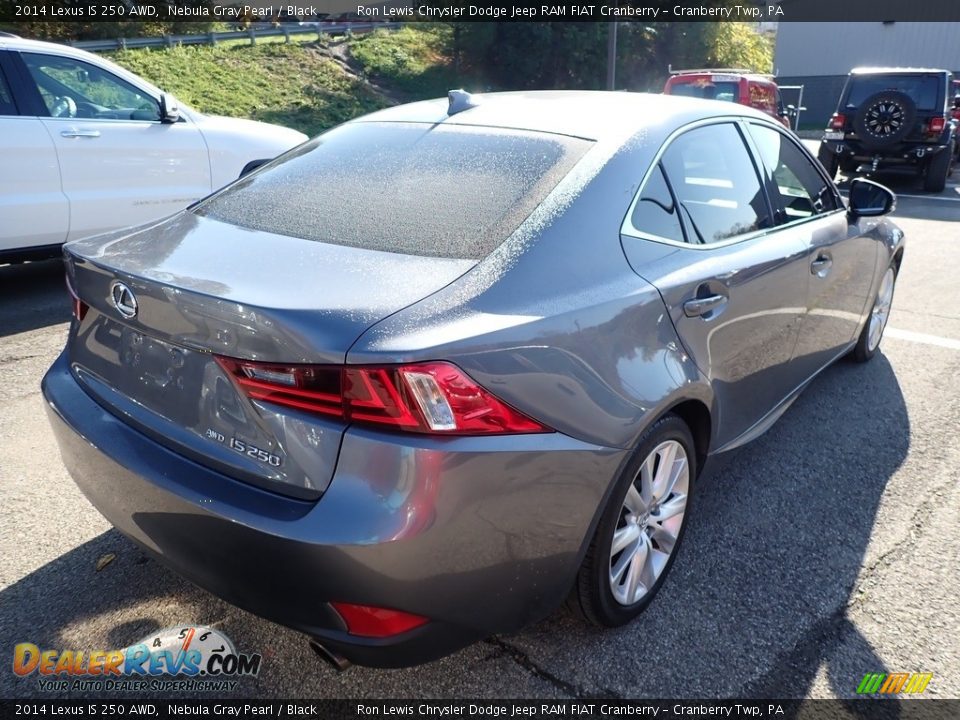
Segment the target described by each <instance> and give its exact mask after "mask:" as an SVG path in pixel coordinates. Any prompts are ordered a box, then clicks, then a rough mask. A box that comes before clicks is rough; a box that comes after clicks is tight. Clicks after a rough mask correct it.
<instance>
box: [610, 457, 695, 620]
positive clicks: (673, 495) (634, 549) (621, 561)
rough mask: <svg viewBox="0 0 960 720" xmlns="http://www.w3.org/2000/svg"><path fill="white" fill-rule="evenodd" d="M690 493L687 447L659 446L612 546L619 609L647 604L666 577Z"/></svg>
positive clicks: (626, 505) (632, 492) (630, 493)
mask: <svg viewBox="0 0 960 720" xmlns="http://www.w3.org/2000/svg"><path fill="white" fill-rule="evenodd" d="M689 489H690V463H689V462H688V459H687V452H686V450H685V449H684V447H683V445H681V444H680V443H679V442H677V441H676V440H667V441H665V442H662V443H660V444H659V445H657V447H655V448H654V449H653V450H652V451H651V452H650V454H649V455H647V457H646V458H645V459H644V461H643V463H642V464H641V466H640V471H639V472H638V473H637V476H636V478H634V481H633V483H632V484H631V485H630V488H629V490H627V495H626V497H625V498H624V500H623V506H622V507H621V509H620V520H619V522H618V523H617V527H616V530H614V533H613V542H612V543H611V545H610V572H609V577H610V591H611V593H612V594H613V597H614V599H615V600H616V601H617V602H618V603H619V604H620V605H633V604H635V603H637V602H639V601H640V600H642V599H643V597H644V596H645V595H646V594H647V593H649V592H650V591H651V589H652V588H653V587H654V585H655V584H656V582H657V579H658V578H659V577H660V575H661V574H662V573H663V570H664V568H665V567H666V565H667V561H668V560H669V559H670V556H671V555H672V554H673V551H674V548H675V547H676V544H677V540H678V538H679V537H680V530H681V528H682V527H683V520H684V514H685V512H686V508H687V496H688V493H689Z"/></svg>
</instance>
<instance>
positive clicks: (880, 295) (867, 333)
mask: <svg viewBox="0 0 960 720" xmlns="http://www.w3.org/2000/svg"><path fill="white" fill-rule="evenodd" d="M896 283H897V268H896V266H895V265H891V266H890V267H888V268H887V271H886V272H885V273H884V274H883V279H882V280H881V281H880V288H879V289H878V290H877V297H876V298H875V299H874V301H873V307H872V308H871V309H870V317H868V318H867V322H866V324H864V326H863V330H862V331H861V332H860V337H859V339H858V340H857V345H856V347H854V349H853V353H852V357H853V359H854V360H855V361H856V362H860V363H864V362H867V361H869V360H870V359H872V358H873V356H874V355H876V354H877V348H879V347H880V340H881V339H882V338H883V331H884V330H885V329H886V327H887V320H889V319H890V308H891V306H892V305H893V291H894V288H895V286H896Z"/></svg>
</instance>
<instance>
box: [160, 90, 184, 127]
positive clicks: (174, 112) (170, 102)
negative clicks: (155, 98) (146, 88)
mask: <svg viewBox="0 0 960 720" xmlns="http://www.w3.org/2000/svg"><path fill="white" fill-rule="evenodd" d="M179 119H180V103H179V102H177V99H176V98H175V97H174V96H173V95H171V94H170V93H163V94H162V95H161V96H160V122H162V123H175V122H177V121H178V120H179Z"/></svg>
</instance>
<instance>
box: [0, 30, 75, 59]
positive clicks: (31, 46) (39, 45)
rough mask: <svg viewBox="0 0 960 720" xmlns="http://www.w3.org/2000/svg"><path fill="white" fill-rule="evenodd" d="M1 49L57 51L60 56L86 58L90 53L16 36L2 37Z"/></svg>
mask: <svg viewBox="0 0 960 720" xmlns="http://www.w3.org/2000/svg"><path fill="white" fill-rule="evenodd" d="M0 48H2V49H4V50H39V51H46V52H50V51H56V52H57V53H58V54H60V55H69V56H71V57H86V56H87V55H88V54H89V53H87V52H86V51H85V50H79V49H77V48H73V47H70V46H69V45H63V44H61V43H52V42H45V41H44V40H30V39H29V38H22V37H18V36H16V35H0Z"/></svg>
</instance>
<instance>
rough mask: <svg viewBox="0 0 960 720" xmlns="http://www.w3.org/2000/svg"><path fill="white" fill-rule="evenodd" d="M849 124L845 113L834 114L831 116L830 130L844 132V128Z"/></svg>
mask: <svg viewBox="0 0 960 720" xmlns="http://www.w3.org/2000/svg"><path fill="white" fill-rule="evenodd" d="M846 124H847V116H846V115H844V114H843V113H834V114H833V115H831V116H830V129H831V130H843V126H844V125H846Z"/></svg>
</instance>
